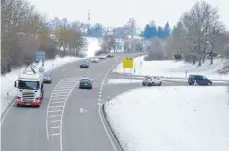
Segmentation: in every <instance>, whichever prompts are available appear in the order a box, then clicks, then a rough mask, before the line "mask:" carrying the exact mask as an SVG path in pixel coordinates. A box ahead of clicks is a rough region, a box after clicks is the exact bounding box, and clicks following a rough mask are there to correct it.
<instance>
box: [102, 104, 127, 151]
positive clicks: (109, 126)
mask: <svg viewBox="0 0 229 151" xmlns="http://www.w3.org/2000/svg"><path fill="white" fill-rule="evenodd" d="M104 105H105V103H104V104H102V106H101V107H102V115H103V118H104V119H105V122H106V125H107V127H108V128H109V131H110V132H111V134H112V136H113V137H114V138H115V144H118V146H119V149H120V150H121V151H124V149H123V148H122V145H121V143H120V141H119V140H118V138H117V136H116V135H115V133H114V130H113V129H112V128H111V125H110V124H109V121H108V119H107V116H106V113H105V106H104Z"/></svg>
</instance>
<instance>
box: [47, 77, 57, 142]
mask: <svg viewBox="0 0 229 151" xmlns="http://www.w3.org/2000/svg"><path fill="white" fill-rule="evenodd" d="M59 83H60V81H58V83H57V84H56V86H55V87H54V89H53V91H52V93H51V96H52V94H53V93H54V91H55V89H56V88H57V86H58V84H59ZM50 102H51V98H50V99H49V103H48V106H47V111H46V117H52V116H48V109H49V104H50ZM45 125H46V127H45V128H46V137H47V139H48V140H49V133H48V119H47V118H46V123H45Z"/></svg>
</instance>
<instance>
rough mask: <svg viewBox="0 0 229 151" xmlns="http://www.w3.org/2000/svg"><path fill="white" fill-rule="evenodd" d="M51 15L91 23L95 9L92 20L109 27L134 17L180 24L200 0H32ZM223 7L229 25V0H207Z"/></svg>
mask: <svg viewBox="0 0 229 151" xmlns="http://www.w3.org/2000/svg"><path fill="white" fill-rule="evenodd" d="M29 1H30V2H31V3H32V4H34V5H36V7H37V9H38V10H39V11H40V12H43V13H48V14H49V18H54V17H56V16H57V17H59V18H63V17H66V18H67V19H68V20H70V21H73V20H79V21H83V22H87V12H88V10H89V9H91V22H92V24H94V23H97V22H99V23H102V24H104V25H107V26H119V25H123V24H125V23H126V22H127V20H128V18H129V17H134V18H135V19H136V20H137V24H138V25H139V26H140V27H144V25H145V24H146V23H149V22H150V21H151V20H154V21H155V22H156V24H157V25H162V26H164V24H165V23H166V22H167V21H168V22H169V23H170V24H171V25H172V26H173V25H174V24H176V23H177V21H178V20H179V17H180V16H181V14H182V12H185V11H187V10H188V9H190V8H191V7H192V6H193V4H194V3H195V2H196V0H82V1H81V0H29ZM207 1H208V2H209V3H210V4H212V5H213V6H216V7H218V8H219V14H220V16H221V20H222V21H223V22H224V24H225V25H226V26H229V0H207Z"/></svg>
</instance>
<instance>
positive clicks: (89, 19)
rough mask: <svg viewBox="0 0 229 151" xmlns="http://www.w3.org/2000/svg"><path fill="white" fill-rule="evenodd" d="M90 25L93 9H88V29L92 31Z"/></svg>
mask: <svg viewBox="0 0 229 151" xmlns="http://www.w3.org/2000/svg"><path fill="white" fill-rule="evenodd" d="M90 25H91V10H90V9H89V10H88V29H87V31H90Z"/></svg>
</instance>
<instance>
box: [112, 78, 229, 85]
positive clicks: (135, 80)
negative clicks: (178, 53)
mask: <svg viewBox="0 0 229 151" xmlns="http://www.w3.org/2000/svg"><path fill="white" fill-rule="evenodd" d="M142 80H143V78H139V79H131V78H130V79H109V80H108V83H109V84H127V83H142ZM161 80H162V81H166V82H168V81H171V82H172V81H182V82H187V79H169V78H161ZM212 82H213V84H214V83H228V84H229V82H226V81H214V80H213V81H212ZM187 84H188V82H187Z"/></svg>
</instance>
